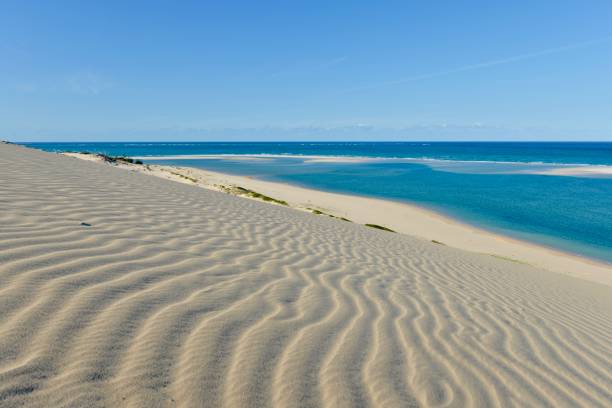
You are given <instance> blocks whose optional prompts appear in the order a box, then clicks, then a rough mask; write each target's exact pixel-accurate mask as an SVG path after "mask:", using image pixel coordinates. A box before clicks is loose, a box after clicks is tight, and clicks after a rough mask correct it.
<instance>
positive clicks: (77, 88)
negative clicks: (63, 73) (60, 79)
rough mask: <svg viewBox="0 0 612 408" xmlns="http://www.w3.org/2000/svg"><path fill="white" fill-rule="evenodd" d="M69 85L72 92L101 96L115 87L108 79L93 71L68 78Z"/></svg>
mask: <svg viewBox="0 0 612 408" xmlns="http://www.w3.org/2000/svg"><path fill="white" fill-rule="evenodd" d="M67 84H68V89H69V90H70V91H71V92H74V93H77V94H81V95H99V94H100V93H101V92H103V91H104V90H106V89H108V88H110V87H112V86H113V84H112V82H110V81H109V80H108V79H106V78H105V77H103V76H101V75H100V74H98V73H95V72H91V71H85V72H78V73H75V74H72V75H71V76H69V77H68V79H67Z"/></svg>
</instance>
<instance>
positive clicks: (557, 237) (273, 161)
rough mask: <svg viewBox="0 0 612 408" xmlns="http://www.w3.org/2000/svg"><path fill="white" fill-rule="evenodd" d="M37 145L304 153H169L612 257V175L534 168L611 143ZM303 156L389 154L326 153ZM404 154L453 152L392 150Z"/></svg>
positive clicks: (582, 160)
mask: <svg viewBox="0 0 612 408" xmlns="http://www.w3.org/2000/svg"><path fill="white" fill-rule="evenodd" d="M28 145H29V146H32V147H37V148H42V149H45V150H58V151H65V150H73V151H82V150H86V151H96V152H104V153H107V154H112V155H127V156H152V157H151V159H149V160H148V161H151V162H159V161H157V160H155V159H154V156H161V155H166V156H169V155H185V154H190V155H197V154H238V155H244V154H274V155H278V154H284V155H295V156H287V157H259V158H253V159H250V160H244V159H241V160H234V159H232V158H214V159H213V158H209V159H180V160H179V159H177V158H173V159H172V160H163V161H162V162H163V163H167V164H175V165H181V166H193V167H200V168H205V169H210V170H217V171H222V172H228V173H234V174H243V175H245V174H246V175H251V176H257V177H261V178H266V179H270V180H276V181H283V182H289V183H293V184H299V185H303V186H306V187H311V188H318V189H322V190H328V191H336V192H346V193H352V194H360V195H367V196H374V197H378V198H386V199H392V200H397V201H406V202H411V203H416V204H419V205H422V206H426V207H429V208H433V209H436V210H438V211H442V212H444V213H446V214H448V215H451V216H455V217H457V218H460V219H461V220H463V221H466V222H470V223H472V224H475V225H477V226H480V227H484V228H487V229H490V230H493V231H496V232H501V233H505V234H508V235H511V236H514V237H517V238H521V239H527V240H530V241H534V242H538V243H540V244H544V245H548V246H551V247H555V248H558V249H561V250H565V251H569V252H574V253H577V254H581V255H584V256H589V257H593V258H598V259H601V260H604V261H608V262H612V178H609V177H608V178H605V177H602V178H586V177H567V176H549V175H538V174H533V170H537V169H542V168H554V167H556V166H559V164H561V165H562V164H594V165H612V143H340V142H338V143H185V144H180V143H166V144H158V143H144V144H143V143H97V144H92V143H70V144H58V143H55V144H44V145H43V144H33V143H32V144H28ZM297 155H305V156H308V155H318V156H320V155H329V156H359V157H381V158H386V159H382V160H377V161H374V162H357V163H342V162H317V161H310V160H309V159H308V158H307V157H306V158H305V157H299V156H297ZM398 157H399V158H417V159H421V158H427V159H437V160H444V161H442V162H439V161H429V160H426V161H420V160H396V159H389V158H398ZM538 163H548V164H538ZM374 221H375V220H374ZM374 221H373V222H374ZM443 238H444V237H440V240H441V241H443V240H444V239H443Z"/></svg>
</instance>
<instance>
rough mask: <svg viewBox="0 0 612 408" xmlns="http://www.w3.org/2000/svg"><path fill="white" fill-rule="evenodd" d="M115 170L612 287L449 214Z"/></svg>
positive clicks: (190, 175) (610, 274) (152, 168)
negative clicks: (380, 229)
mask: <svg viewBox="0 0 612 408" xmlns="http://www.w3.org/2000/svg"><path fill="white" fill-rule="evenodd" d="M62 154H64V155H66V156H70V157H75V158H78V159H84V160H90V161H102V159H100V158H99V156H98V155H96V154H81V153H62ZM114 166H115V167H120V168H125V169H127V170H131V171H139V172H141V173H144V174H149V175H153V176H157V177H162V178H165V179H170V180H174V181H178V182H182V183H186V184H190V185H194V186H197V187H201V188H207V189H212V190H216V191H221V192H225V193H230V194H234V195H239V196H243V197H246V198H251V199H256V200H260V201H261V200H262V199H261V197H260V198H257V196H253V195H251V194H245V193H244V191H240V190H236V187H238V188H242V190H249V191H251V192H252V193H255V194H258V195H260V196H261V195H263V196H264V197H266V198H267V199H263V201H269V202H270V201H272V202H274V201H277V202H281V201H282V202H286V204H287V206H288V207H291V208H294V209H296V210H301V211H306V212H311V213H315V214H316V213H317V212H318V213H319V214H318V215H323V216H326V215H328V216H330V217H333V218H338V219H340V218H344V219H348V220H350V221H352V222H355V223H358V224H363V225H365V224H374V225H377V226H382V227H384V228H389V229H391V230H393V231H394V232H398V233H402V234H407V235H411V236H413V237H417V238H421V239H424V240H428V241H431V242H434V243H439V244H441V245H446V246H449V247H453V248H457V249H460V250H465V251H469V252H473V253H479V254H483V255H486V256H493V257H496V258H501V259H505V260H507V261H509V262H518V263H524V264H529V265H532V266H535V267H538V268H542V269H545V270H549V271H553V272H556V273H560V274H564V275H569V276H573V277H577V278H582V279H586V280H590V281H593V282H598V283H602V284H605V285H608V286H612V265H610V264H606V263H605V262H604V261H599V260H596V259H592V258H587V257H583V256H580V255H577V254H572V253H569V252H563V251H560V250H557V249H554V248H549V247H546V246H544V245H539V244H536V243H532V242H528V241H523V240H520V239H516V238H513V237H510V236H507V235H502V234H498V233H495V232H491V231H488V230H486V229H483V228H480V227H476V226H473V225H471V224H468V223H465V222H463V221H462V220H460V219H456V218H453V217H450V216H447V215H445V214H441V213H439V212H436V211H434V210H430V209H427V208H424V207H419V206H418V205H414V204H408V203H400V202H397V201H391V200H384V199H378V198H370V197H364V196H359V195H350V194H343V193H332V192H327V191H322V190H316V189H311V188H306V187H301V186H297V185H292V184H286V183H281V182H272V181H266V180H260V179H256V178H252V177H248V176H236V175H232V174H226V173H220V172H215V171H209V170H203V169H198V168H194V167H181V166H167V165H157V164H145V165H136V164H131V163H127V162H119V163H116V164H114Z"/></svg>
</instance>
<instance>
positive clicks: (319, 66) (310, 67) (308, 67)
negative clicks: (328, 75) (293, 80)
mask: <svg viewBox="0 0 612 408" xmlns="http://www.w3.org/2000/svg"><path fill="white" fill-rule="evenodd" d="M347 60H348V57H345V56H342V57H336V58H332V59H329V60H325V61H317V62H310V63H302V64H300V65H298V66H296V67H294V68H293V69H289V70H286V71H279V72H275V73H273V74H271V75H269V78H277V77H283V76H288V75H298V74H303V73H307V72H313V71H321V70H325V69H328V68H331V67H333V66H335V65H339V64H342V63H344V62H345V61H347Z"/></svg>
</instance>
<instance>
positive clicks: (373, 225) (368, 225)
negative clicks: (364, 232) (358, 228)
mask: <svg viewBox="0 0 612 408" xmlns="http://www.w3.org/2000/svg"><path fill="white" fill-rule="evenodd" d="M365 226H366V227H370V228H376V229H379V230H382V231H388V232H395V231H393V230H392V229H391V228H387V227H383V226H382V225H377V224H365Z"/></svg>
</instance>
